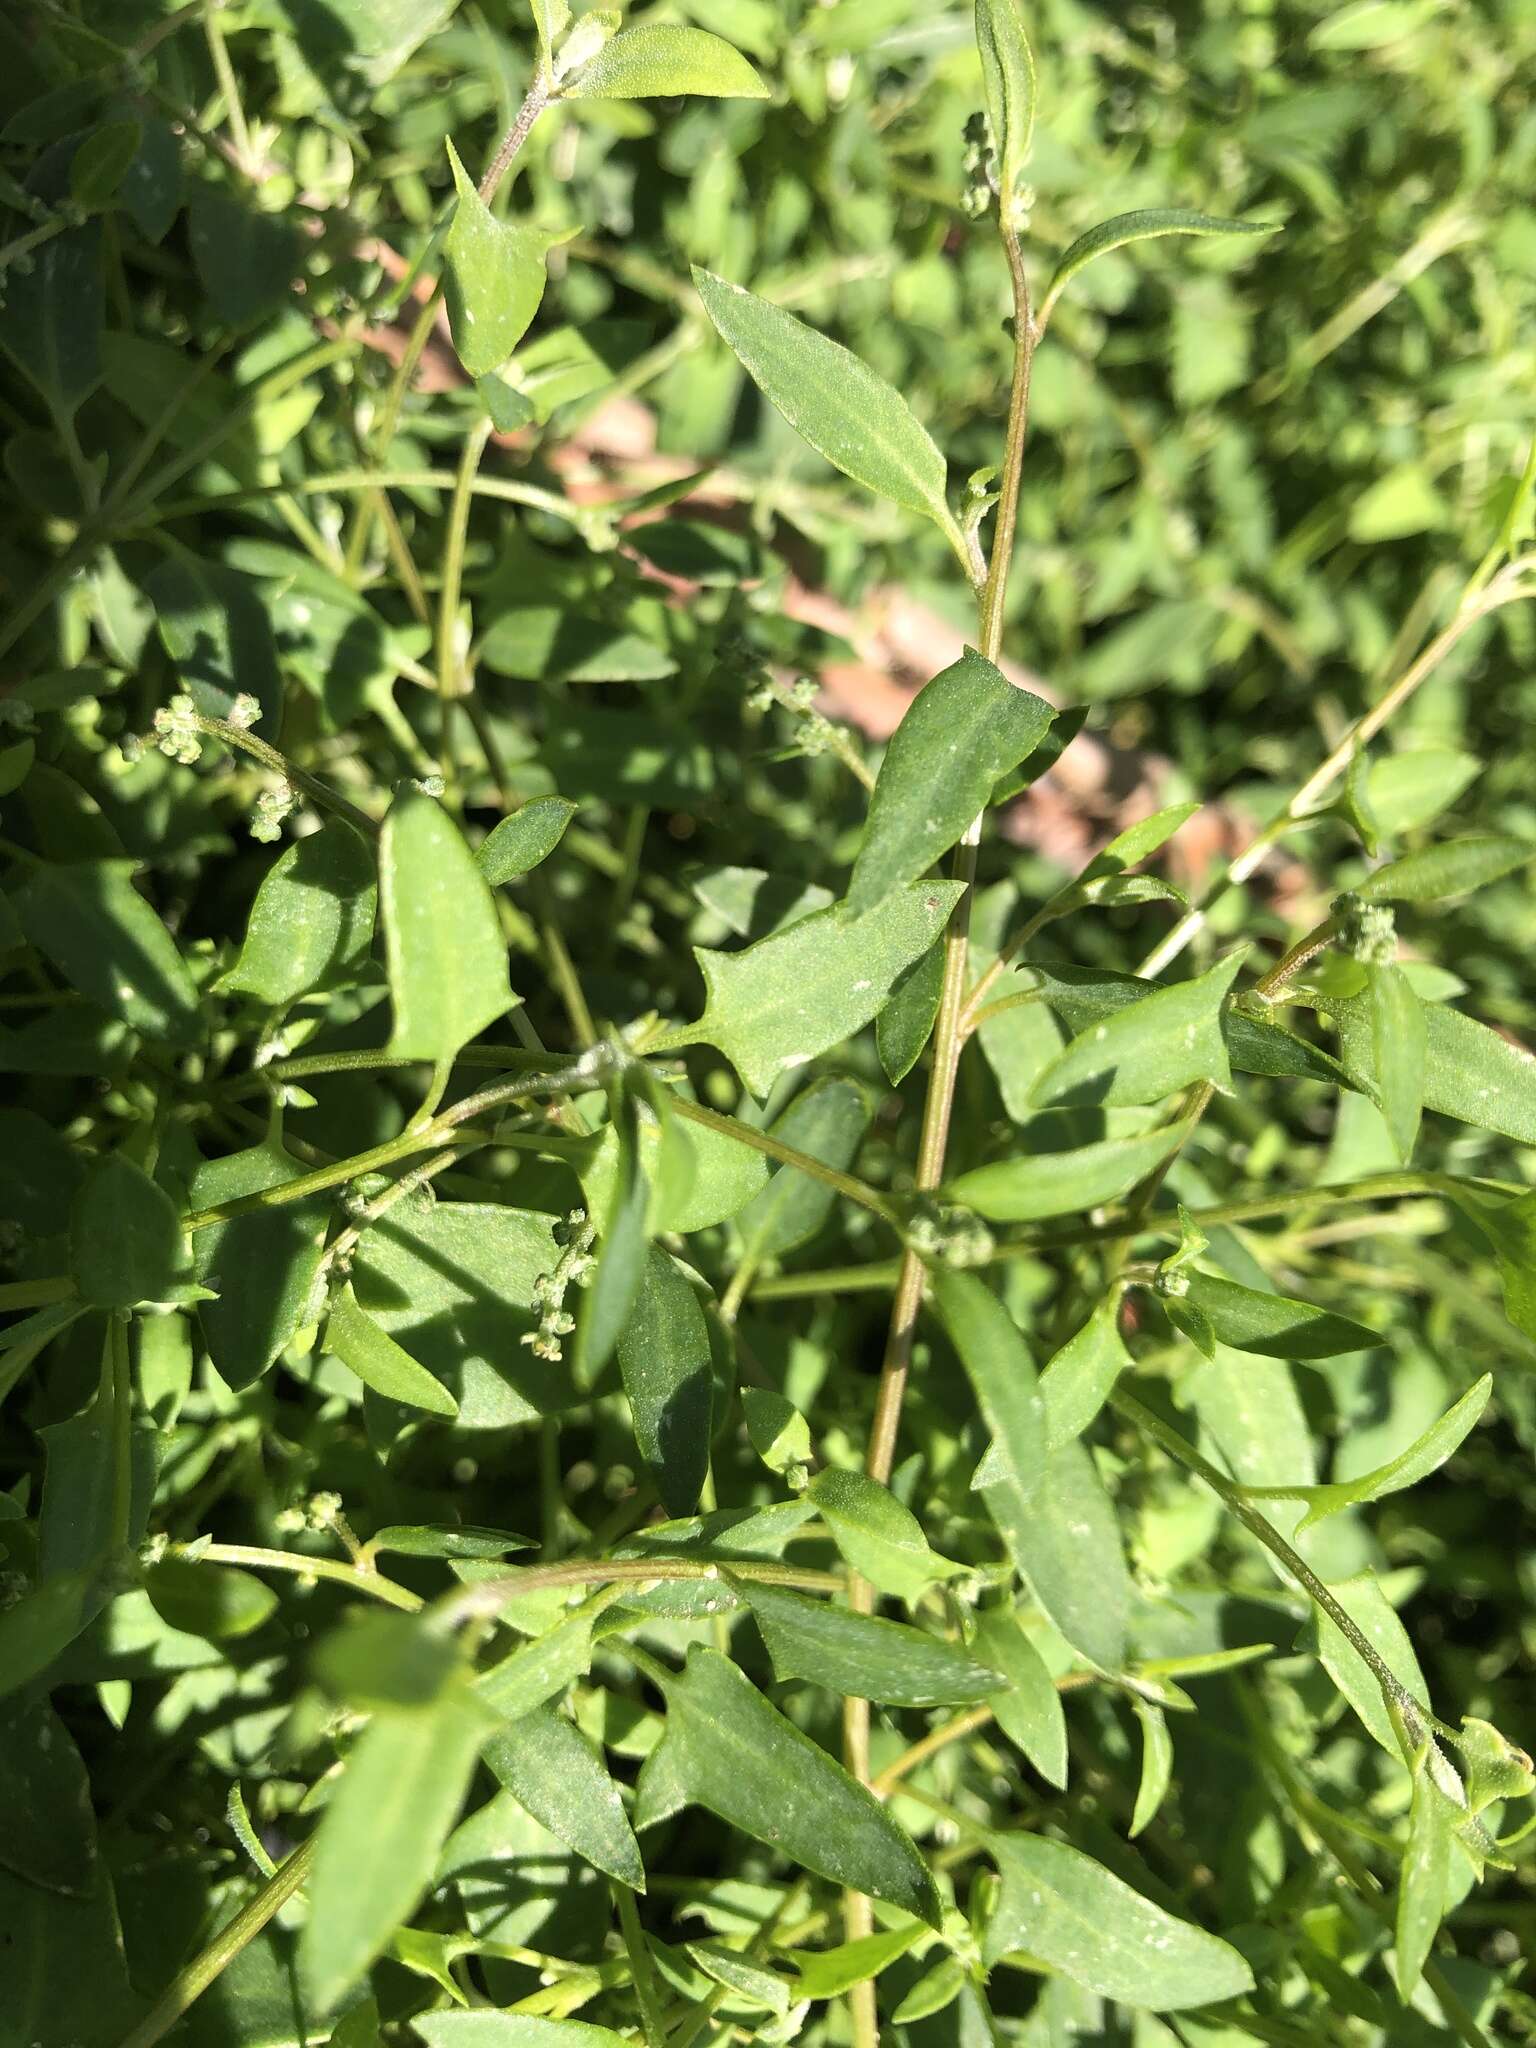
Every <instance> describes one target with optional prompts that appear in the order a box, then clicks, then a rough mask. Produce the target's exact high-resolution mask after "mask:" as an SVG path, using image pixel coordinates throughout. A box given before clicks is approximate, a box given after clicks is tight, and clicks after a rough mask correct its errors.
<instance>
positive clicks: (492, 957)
mask: <svg viewBox="0 0 1536 2048" xmlns="http://www.w3.org/2000/svg"><path fill="white" fill-rule="evenodd" d="M379 907H380V910H381V912H382V914H383V924H384V945H385V954H386V958H387V961H388V967H389V993H390V1000H391V1002H392V1003H393V1005H394V1030H393V1032H392V1033H391V1035H390V1041H389V1050H390V1052H391V1053H393V1054H394V1055H395V1057H396V1058H399V1059H413V1060H430V1061H431V1062H432V1063H433V1064H434V1065H435V1064H436V1063H437V1062H439V1061H441V1060H451V1059H452V1058H453V1056H454V1054H455V1053H456V1052H458V1051H459V1050H460V1048H461V1047H462V1046H464V1045H467V1044H468V1042H469V1040H470V1039H472V1038H474V1037H475V1036H476V1035H477V1034H478V1033H479V1032H481V1031H483V1030H484V1029H485V1027H486V1025H487V1024H490V1023H493V1022H494V1021H495V1019H496V1018H498V1017H500V1016H501V1015H503V1014H504V1012H505V1011H507V1010H509V1009H510V1008H511V1007H512V1005H513V1003H514V1002H515V1001H516V1000H517V998H516V997H515V996H514V995H513V993H512V991H511V989H510V987H509V986H508V984H507V948H506V942H505V940H504V939H503V938H502V935H501V924H500V920H499V918H498V916H497V912H496V904H495V899H494V898H493V897H492V895H491V891H490V887H489V885H488V884H487V882H486V880H485V877H484V876H483V875H482V874H481V872H480V869H479V868H478V867H477V866H476V864H475V858H474V855H473V854H472V853H471V852H470V850H469V848H468V847H467V846H466V845H465V844H464V840H463V838H462V836H461V834H460V832H459V830H458V827H457V826H456V825H455V824H454V822H453V820H452V819H451V818H450V817H449V816H448V814H447V812H446V811H445V810H443V808H442V806H441V805H440V804H437V803H435V802H434V801H433V800H432V798H431V797H429V796H423V795H422V794H421V793H420V792H419V791H417V790H407V791H406V792H404V793H403V794H402V795H400V796H398V797H396V799H395V801H394V803H393V804H392V805H391V806H390V811H389V815H388V817H387V818H386V819H385V820H384V829H383V832H382V834H381V835H380V839H379Z"/></svg>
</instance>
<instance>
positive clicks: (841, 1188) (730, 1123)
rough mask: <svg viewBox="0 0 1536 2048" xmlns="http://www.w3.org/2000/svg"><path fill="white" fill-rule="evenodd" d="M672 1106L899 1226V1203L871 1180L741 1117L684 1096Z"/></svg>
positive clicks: (692, 1121) (690, 1120)
mask: <svg viewBox="0 0 1536 2048" xmlns="http://www.w3.org/2000/svg"><path fill="white" fill-rule="evenodd" d="M669 1106H670V1107H671V1109H672V1110H673V1112H674V1113H675V1114H676V1115H677V1116H680V1117H681V1118H682V1119H683V1121H684V1122H685V1123H690V1124H701V1125H703V1127H704V1128H705V1129H706V1130H710V1131H718V1132H719V1134H720V1136H721V1137H722V1138H734V1139H735V1140H736V1142H737V1144H738V1145H749V1146H750V1147H751V1148H752V1150H753V1151H754V1152H761V1153H763V1154H764V1156H765V1157H766V1158H769V1159H774V1160H777V1161H778V1163H779V1165H780V1166H792V1167H794V1169H795V1170H796V1172H797V1173H805V1174H809V1175H810V1177H811V1179H812V1180H819V1181H820V1182H821V1184H822V1185H823V1187H829V1188H835V1189H836V1190H837V1192H838V1194H840V1195H846V1196H847V1198H848V1200H849V1201H850V1202H857V1203H858V1205H859V1207H860V1208H861V1209H868V1210H869V1211H870V1212H871V1214H872V1215H875V1216H879V1217H881V1218H882V1219H883V1220H884V1221H885V1222H887V1223H889V1224H891V1225H893V1226H895V1225H897V1224H899V1221H900V1212H899V1210H898V1209H897V1206H896V1204H895V1203H894V1202H892V1201H891V1200H890V1198H889V1197H888V1196H886V1195H882V1194H880V1193H879V1192H878V1191H877V1190H876V1189H874V1188H872V1187H871V1186H870V1185H869V1183H868V1181H863V1180H859V1179H858V1178H857V1176H856V1175H854V1174H851V1173H842V1172H840V1171H839V1170H838V1168H837V1167H835V1166H828V1165H827V1163H826V1161H825V1160H824V1159H816V1158H813V1157H812V1155H811V1154H810V1153H809V1152H797V1151H796V1149H795V1147H794V1146H793V1145H786V1144H785V1143H784V1141H783V1139H782V1138H776V1137H774V1135H773V1133H772V1132H771V1131H760V1130H758V1129H757V1128H756V1126H755V1125H753V1124H747V1123H743V1122H742V1121H741V1119H740V1118H739V1117H734V1116H724V1115H722V1114H721V1112H720V1111H719V1110H717V1109H706V1108H705V1107H704V1105H703V1104H702V1103H699V1102H690V1101H688V1099H687V1097H686V1096H682V1095H676V1094H674V1095H672V1096H671V1097H670V1098H669Z"/></svg>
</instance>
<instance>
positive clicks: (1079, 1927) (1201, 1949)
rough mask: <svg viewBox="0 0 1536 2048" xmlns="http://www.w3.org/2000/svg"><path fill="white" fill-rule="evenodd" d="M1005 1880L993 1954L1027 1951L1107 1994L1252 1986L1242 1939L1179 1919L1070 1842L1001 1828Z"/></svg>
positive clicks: (1178, 1999) (1151, 2007) (1160, 2006)
mask: <svg viewBox="0 0 1536 2048" xmlns="http://www.w3.org/2000/svg"><path fill="white" fill-rule="evenodd" d="M988 1853H989V1854H990V1855H991V1857H992V1859H993V1861H994V1862H995V1863H996V1864H997V1867H998V1872H999V1874H1000V1875H1001V1877H1002V1881H1003V1882H1002V1889H1001V1892H1000V1894H999V1896H998V1901H997V1909H996V1911H995V1913H994V1914H993V1917H992V1920H991V1922H990V1923H989V1925H988V1928H987V1932H986V1938H985V1944H984V1949H983V1953H984V1955H985V1958H986V1960H987V1961H988V1963H993V1962H996V1961H997V1960H998V1958H999V1957H1001V1956H1005V1955H1009V1954H1011V1953H1013V1952H1015V1951H1022V1952H1023V1953H1024V1954H1026V1955H1028V1956H1030V1957H1031V1958H1033V1959H1034V1960H1035V1961H1036V1962H1039V1963H1044V1964H1045V1965H1046V1966H1047V1968H1049V1969H1052V1970H1056V1971H1059V1972H1060V1974H1061V1975H1062V1976H1063V1977H1066V1978H1068V1979H1069V1980H1070V1981H1071V1982H1072V1983H1074V1984H1077V1985H1080V1986H1081V1987H1082V1988H1083V1989H1084V1990H1085V1991H1091V1992H1094V1993H1095V1994H1097V1996H1099V1997H1100V1998H1113V1999H1118V2000H1120V2001H1122V2002H1123V2003H1124V2004H1126V2005H1131V2006H1139V2007H1142V2008H1143V2009H1145V2010H1146V2011H1149V2012H1182V2011H1185V2010H1186V2009H1187V2008H1189V2007H1192V2006H1198V2005H1213V2004H1215V2003H1216V2002H1217V2000H1219V1999H1223V1998H1236V1997H1237V1996H1238V1995H1239V1994H1240V1993H1242V1992H1244V1991H1251V1990H1252V1989H1253V1973H1252V1971H1251V1970H1250V1969H1249V1967H1248V1965H1247V1963H1246V1962H1245V1961H1244V1960H1243V1958H1242V1956H1240V1955H1239V1954H1238V1952H1237V1950H1236V1949H1235V1948H1232V1947H1230V1946H1229V1945H1228V1943H1226V1942H1224V1941H1219V1940H1218V1939H1217V1937H1216V1936H1215V1935H1214V1934H1207V1933H1206V1932H1205V1930H1204V1929H1203V1928H1200V1927H1192V1926H1191V1925H1190V1923H1189V1922H1188V1921H1187V1920H1178V1919H1175V1918H1174V1916H1173V1915H1172V1914H1171V1913H1165V1912H1164V1911H1163V1909H1162V1907H1161V1906H1154V1905H1153V1904H1152V1902H1151V1900H1150V1899H1144V1898H1143V1897H1142V1896H1141V1894H1140V1892H1137V1891H1133V1890H1132V1889H1131V1887H1130V1886H1129V1885H1128V1884H1126V1883H1124V1882H1123V1881H1122V1880H1121V1879H1120V1878H1118V1877H1116V1876H1114V1874H1113V1873H1112V1872H1110V1871H1108V1870H1106V1869H1104V1867H1103V1865H1102V1864H1098V1863H1095V1862H1094V1860H1093V1858H1092V1857H1091V1856H1085V1855H1084V1854H1083V1852H1082V1850H1081V1849H1074V1848H1072V1847H1071V1846H1070V1845H1069V1844H1068V1843H1066V1842H1052V1841H1047V1840H1046V1839H1045V1837H1044V1836H1041V1835H993V1836H992V1837H991V1838H990V1840H989V1844H988Z"/></svg>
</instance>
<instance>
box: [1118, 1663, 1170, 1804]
mask: <svg viewBox="0 0 1536 2048" xmlns="http://www.w3.org/2000/svg"><path fill="white" fill-rule="evenodd" d="M1131 1705H1132V1707H1133V1708H1134V1710H1135V1714H1136V1719H1137V1720H1138V1721H1139V1722H1140V1723H1141V1779H1140V1782H1139V1783H1138V1785H1137V1787H1136V1805H1135V1808H1134V1810H1133V1812H1132V1814H1131V1825H1130V1827H1129V1828H1128V1829H1127V1830H1126V1832H1127V1833H1128V1834H1129V1835H1130V1837H1131V1839H1132V1841H1134V1840H1135V1839H1136V1837H1137V1836H1138V1835H1139V1834H1141V1833H1142V1832H1143V1831H1144V1830H1145V1829H1146V1828H1148V1827H1150V1826H1151V1824H1152V1822H1153V1821H1154V1820H1155V1819H1156V1818H1157V1810H1158V1808H1159V1807H1160V1806H1161V1805H1162V1803H1163V1801H1164V1800H1165V1799H1166V1798H1167V1797H1168V1787H1169V1785H1170V1783H1171V1782H1172V1779H1173V1738H1172V1737H1171V1736H1170V1735H1169V1733H1168V1722H1167V1718H1166V1716H1165V1715H1164V1713H1163V1710H1162V1708H1161V1707H1159V1706H1157V1705H1156V1704H1155V1703H1154V1702H1153V1701H1151V1700H1149V1699H1144V1698H1143V1697H1142V1695H1141V1694H1140V1693H1139V1692H1138V1693H1132V1694H1131Z"/></svg>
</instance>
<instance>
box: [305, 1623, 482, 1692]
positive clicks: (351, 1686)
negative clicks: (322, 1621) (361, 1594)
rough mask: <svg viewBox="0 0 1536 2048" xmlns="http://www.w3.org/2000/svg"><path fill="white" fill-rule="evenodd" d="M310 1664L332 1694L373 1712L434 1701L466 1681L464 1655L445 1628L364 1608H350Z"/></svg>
mask: <svg viewBox="0 0 1536 2048" xmlns="http://www.w3.org/2000/svg"><path fill="white" fill-rule="evenodd" d="M310 1669H311V1671H312V1673H313V1675H314V1677H315V1679H316V1680H317V1682H318V1683H319V1684H320V1685H321V1686H323V1687H324V1689H325V1690H326V1692H328V1693H329V1694H330V1695H331V1697H332V1699H335V1700H339V1701H341V1702H342V1703H343V1704H344V1705H346V1706H349V1707H356V1708H359V1709H361V1710H362V1711H363V1712H364V1713H369V1714H371V1713H375V1712H379V1711H382V1710H384V1709H388V1708H398V1707H430V1706H432V1705H433V1704H434V1702H436V1701H438V1700H441V1699H443V1698H444V1697H445V1696H446V1695H447V1694H448V1693H449V1692H451V1691H452V1690H453V1689H454V1687H456V1686H457V1685H459V1684H460V1683H461V1682H462V1680H463V1676H464V1660H463V1657H462V1655H461V1653H460V1651H459V1648H458V1646H457V1644H456V1643H455V1642H454V1640H453V1638H452V1637H451V1636H450V1635H447V1634H445V1633H444V1632H443V1631H441V1630H439V1629H436V1628H432V1627H430V1626H428V1625H426V1624H424V1623H423V1622H421V1621H419V1620H417V1619H416V1618H415V1617H414V1616H410V1615H405V1614H398V1613H395V1612H394V1611H392V1610H384V1609H381V1608H378V1607H366V1608H353V1609H351V1610H350V1611H349V1612H348V1613H347V1614H345V1615H344V1616H343V1617H342V1621H341V1625H340V1626H339V1627H338V1628H334V1629H332V1630H331V1632H330V1634H329V1635H327V1636H326V1637H324V1638H323V1640H322V1641H321V1642H320V1644H319V1645H318V1647H317V1648H316V1650H315V1653H314V1656H313V1657H312V1658H311V1660H310Z"/></svg>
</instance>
